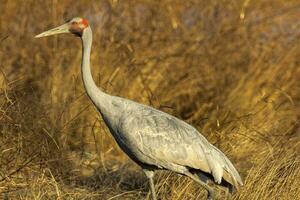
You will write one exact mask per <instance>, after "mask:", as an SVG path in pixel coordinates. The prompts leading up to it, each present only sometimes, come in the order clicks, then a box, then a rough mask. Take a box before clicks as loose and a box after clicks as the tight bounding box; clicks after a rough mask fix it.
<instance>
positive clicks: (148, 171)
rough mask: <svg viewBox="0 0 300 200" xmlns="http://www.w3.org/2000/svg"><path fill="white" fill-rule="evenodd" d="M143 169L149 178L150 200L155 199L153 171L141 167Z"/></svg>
mask: <svg viewBox="0 0 300 200" xmlns="http://www.w3.org/2000/svg"><path fill="white" fill-rule="evenodd" d="M143 170H144V173H145V174H146V176H147V178H148V179H149V183H150V190H151V195H152V200H157V198H156V193H155V187H154V183H153V176H154V171H151V170H147V169H143Z"/></svg>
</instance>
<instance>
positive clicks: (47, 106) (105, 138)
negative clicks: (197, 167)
mask: <svg viewBox="0 0 300 200" xmlns="http://www.w3.org/2000/svg"><path fill="white" fill-rule="evenodd" d="M299 10H300V5H299V3H298V1H296V0H290V1H283V0H275V1H274V0H265V1H261V2H257V1H249V0H245V1H242V0H241V1H229V0H223V1H219V0H213V1H209V2H208V1H196V0H187V1H179V0H176V1H158V0H154V1H152V0H151V1H150V0H137V1H118V0H111V1H108V0H102V1H96V0H93V1H87V0H79V1H71V0H65V1H58V0H52V1H46V2H45V1H36V0H26V1H21V0H15V1H8V0H2V1H1V6H0V13H1V16H0V22H1V23H0V30H1V31H0V69H1V73H0V95H1V97H0V131H1V132H0V198H4V199H144V198H147V199H150V198H149V196H148V185H147V181H146V178H145V177H144V175H143V174H142V172H141V171H140V170H139V168H138V167H137V166H136V165H135V164H134V163H133V162H131V161H130V160H129V159H128V158H127V157H126V156H125V155H124V154H123V153H122V152H121V151H120V150H119V148H118V147H117V145H116V144H115V142H114V141H113V139H112V137H111V136H110V134H109V133H108V131H107V129H106V127H105V125H104V124H103V122H102V120H101V119H100V117H99V116H98V114H97V112H96V111H95V109H94V108H93V106H92V105H91V103H90V101H89V100H88V98H87V97H86V95H85V92H84V89H83V87H82V82H81V77H80V68H79V66H80V58H81V51H80V41H79V40H78V39H77V40H76V39H75V38H74V37H70V36H59V37H52V38H48V39H41V40H36V39H34V38H33V36H34V35H35V34H37V33H39V32H41V31H43V30H45V29H48V28H51V27H54V26H56V25H59V24H60V23H62V22H63V21H64V19H67V18H71V17H74V16H85V17H86V18H88V19H89V20H90V22H91V24H92V27H93V30H94V48H93V52H92V64H93V74H94V79H95V80H96V82H97V84H98V85H99V86H102V87H103V88H105V90H106V91H108V92H110V93H113V94H116V95H119V96H123V97H127V98H130V99H133V100H136V101H139V102H143V103H146V104H150V105H152V106H154V107H157V108H159V109H162V110H164V111H166V112H169V113H171V114H174V115H176V116H178V117H179V118H182V119H184V120H186V121H188V122H189V123H191V124H193V125H194V126H196V127H197V128H198V129H199V130H201V132H202V133H203V134H204V135H205V136H206V137H207V138H208V139H209V141H211V142H212V143H213V144H215V145H216V146H218V147H219V148H220V149H222V150H223V151H224V152H225V153H226V154H227V155H228V156H229V157H230V158H231V159H232V161H233V163H234V164H235V166H236V167H237V168H238V170H239V171H240V172H241V175H242V177H243V179H244V181H245V186H244V187H243V188H242V189H241V191H240V192H238V193H236V194H234V195H233V196H232V198H233V199H247V200H248V199H259V200H264V199H266V200H267V199H268V200H269V199H300V187H299V186H298V185H299V184H300V182H299V180H300V162H299V158H300V156H299V153H300V151H299V149H300V139H299V137H300V128H299V119H300V114H299V113H300V79H299V77H300V66H299V65H300V47H299V45H298V43H299V42H298V41H299V35H300V31H299V30H300V23H299V20H298V19H299V17H300V14H299ZM155 182H156V189H157V191H158V195H159V197H160V198H161V199H197V198H200V197H201V198H202V199H204V196H205V195H206V194H205V191H204V190H203V189H202V188H201V187H199V186H198V185H197V184H196V183H194V182H192V181H191V180H189V179H188V178H185V177H180V176H177V175H174V174H172V173H170V172H159V173H158V175H157V176H156V179H155ZM218 191H219V193H220V199H223V198H224V195H223V194H222V193H223V192H222V191H221V190H218Z"/></svg>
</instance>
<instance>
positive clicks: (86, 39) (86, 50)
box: [81, 27, 109, 109]
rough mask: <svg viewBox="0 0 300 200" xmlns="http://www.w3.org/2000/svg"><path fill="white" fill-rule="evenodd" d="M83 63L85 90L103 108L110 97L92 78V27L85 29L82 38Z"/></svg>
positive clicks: (82, 71)
mask: <svg viewBox="0 0 300 200" xmlns="http://www.w3.org/2000/svg"><path fill="white" fill-rule="evenodd" d="M81 40H82V54H83V55H82V63H81V73H82V79H83V84H84V87H85V90H86V92H87V94H88V96H89V97H90V99H91V100H92V102H93V103H94V104H95V105H96V106H97V107H98V108H100V109H101V108H102V107H104V106H105V104H106V100H107V98H108V96H109V95H107V94H106V93H104V92H103V91H102V90H101V89H99V88H98V87H97V85H96V84H95V82H94V79H93V77H92V73H91V68H90V54H91V48H92V40H93V36H92V30H91V28H90V27H87V28H85V29H84V31H83V33H82V36H81Z"/></svg>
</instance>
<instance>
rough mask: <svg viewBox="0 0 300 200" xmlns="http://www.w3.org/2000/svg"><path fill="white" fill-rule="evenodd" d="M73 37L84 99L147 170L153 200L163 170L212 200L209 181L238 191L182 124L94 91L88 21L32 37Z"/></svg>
mask: <svg viewBox="0 0 300 200" xmlns="http://www.w3.org/2000/svg"><path fill="white" fill-rule="evenodd" d="M61 33H72V34H74V35H75V36H78V37H80V38H81V40H82V46H83V48H82V49H83V54H82V63H81V71H82V79H83V83H84V87H85V90H86V92H87V95H88V96H89V98H90V99H91V101H92V102H93V104H94V105H95V106H96V108H97V109H98V111H99V112H100V114H101V115H102V118H103V120H104V121H105V123H106V125H107V126H108V128H109V130H110V132H111V134H112V135H113V137H114V139H115V140H116V142H117V143H118V145H119V146H120V148H121V149H122V150H123V151H124V152H125V153H126V154H127V155H128V156H129V157H130V158H131V159H132V160H133V161H135V162H136V163H137V164H138V165H139V166H141V168H142V169H143V171H144V172H145V174H146V176H147V178H148V179H149V183H150V190H151V195H152V199H153V200H156V199H157V197H156V193H155V188H154V183H153V176H154V171H155V170H158V169H166V170H170V171H174V172H176V173H178V174H182V175H185V176H188V177H190V178H191V179H193V180H194V181H196V182H197V183H199V184H200V185H201V186H203V187H204V188H205V189H206V190H207V192H208V196H207V199H215V193H214V191H213V189H212V188H211V186H209V185H208V182H209V181H213V182H215V183H216V184H219V185H226V186H228V188H229V189H238V188H239V187H240V186H242V185H243V183H242V180H241V177H240V175H239V173H238V172H237V170H236V169H235V168H234V166H233V164H232V163H231V162H230V160H229V159H228V158H227V157H226V156H225V155H224V154H223V153H222V152H221V151H220V150H219V149H218V148H216V147H215V146H213V145H212V144H210V143H209V142H208V141H207V139H206V138H205V137H204V136H203V135H201V134H200V133H199V132H198V131H197V130H196V129H195V128H194V127H192V126H191V125H189V124H187V123H186V122H184V121H182V120H180V119H178V118H176V117H174V116H172V115H169V114H167V113H164V112H162V111H159V110H157V109H155V108H152V107H150V106H147V105H143V104H140V103H137V102H134V101H131V100H128V99H124V98H121V97H117V96H112V95H109V94H107V93H105V92H104V91H103V90H102V89H100V88H98V87H97V86H96V84H95V82H94V80H93V77H92V74H91V70H90V53H91V47H92V29H91V27H90V25H89V23H88V21H87V20H86V19H83V18H80V17H76V18H73V19H72V20H70V21H68V22H67V23H65V24H63V25H61V26H58V27H56V28H54V29H51V30H48V31H45V32H43V33H41V34H39V35H37V36H36V38H40V37H45V36H50V35H55V34H61Z"/></svg>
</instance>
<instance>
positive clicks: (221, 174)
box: [208, 145, 243, 190]
mask: <svg viewBox="0 0 300 200" xmlns="http://www.w3.org/2000/svg"><path fill="white" fill-rule="evenodd" d="M212 147H213V150H214V151H213V153H212V155H211V156H210V158H208V161H209V163H211V165H210V167H211V170H212V171H211V173H212V175H213V177H214V179H215V181H216V182H218V183H219V184H220V183H221V179H222V178H223V179H224V180H225V181H226V182H228V183H230V184H231V185H232V186H234V187H235V188H236V189H237V190H238V189H239V187H240V186H242V185H243V181H242V179H241V177H240V175H239V173H238V171H237V170H236V169H235V167H234V166H233V164H232V163H231V162H230V160H229V159H228V158H227V157H226V156H225V155H224V154H223V153H222V152H221V151H220V150H219V149H217V148H216V147H215V146H213V145H212Z"/></svg>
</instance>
